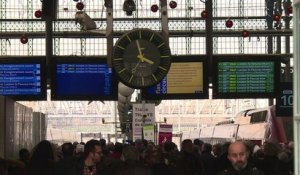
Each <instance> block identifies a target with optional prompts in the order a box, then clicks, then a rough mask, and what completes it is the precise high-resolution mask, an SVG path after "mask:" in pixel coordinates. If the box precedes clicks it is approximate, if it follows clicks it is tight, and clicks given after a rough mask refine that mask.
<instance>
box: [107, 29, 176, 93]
mask: <svg viewBox="0 0 300 175" xmlns="http://www.w3.org/2000/svg"><path fill="white" fill-rule="evenodd" d="M112 65H113V68H114V70H115V72H116V73H117V75H118V77H119V79H120V81H122V82H123V83H124V84H126V85H127V86H129V87H131V88H136V89H140V88H145V87H149V86H153V85H155V84H157V83H159V82H160V81H161V80H162V79H163V78H164V77H165V76H166V75H167V73H168V71H169V68H170V66H171V51H170V48H169V46H168V44H167V43H166V42H165V41H164V39H163V38H162V37H161V36H160V35H159V34H158V33H156V32H155V31H152V30H149V29H135V30H132V31H130V32H128V33H126V34H124V35H123V36H121V37H120V39H119V40H118V41H117V42H116V44H115V47H114V53H113V60H112Z"/></svg>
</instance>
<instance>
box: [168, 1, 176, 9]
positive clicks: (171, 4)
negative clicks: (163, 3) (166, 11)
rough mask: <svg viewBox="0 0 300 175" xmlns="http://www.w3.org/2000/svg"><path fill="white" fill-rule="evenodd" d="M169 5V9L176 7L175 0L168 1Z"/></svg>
mask: <svg viewBox="0 0 300 175" xmlns="http://www.w3.org/2000/svg"><path fill="white" fill-rule="evenodd" d="M169 6H170V7H171V9H175V8H176V7H177V2H176V1H170V3H169Z"/></svg>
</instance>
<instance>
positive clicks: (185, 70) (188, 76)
mask: <svg viewBox="0 0 300 175" xmlns="http://www.w3.org/2000/svg"><path fill="white" fill-rule="evenodd" d="M167 87H168V88H167V93H168V94H176V93H200V92H203V63H199V62H189V63H172V65H171V68H170V70H169V72H168V75H167Z"/></svg>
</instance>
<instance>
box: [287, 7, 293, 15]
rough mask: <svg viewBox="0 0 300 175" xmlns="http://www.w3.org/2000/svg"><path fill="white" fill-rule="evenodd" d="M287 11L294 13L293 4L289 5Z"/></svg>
mask: <svg viewBox="0 0 300 175" xmlns="http://www.w3.org/2000/svg"><path fill="white" fill-rule="evenodd" d="M287 11H288V13H289V14H291V13H293V6H291V5H290V6H288V7H287Z"/></svg>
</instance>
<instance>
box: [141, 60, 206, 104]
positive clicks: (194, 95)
mask: <svg viewBox="0 0 300 175" xmlns="http://www.w3.org/2000/svg"><path fill="white" fill-rule="evenodd" d="M206 67H207V65H206V62H205V58H204V56H200V55H186V56H183V55H182V56H173V57H172V64H171V67H170V70H169V72H168V74H167V76H166V77H165V78H163V80H162V81H161V82H160V83H158V84H157V85H154V86H152V87H149V88H146V89H144V90H142V97H143V98H144V99H149V100H157V99H203V98H208V83H207V79H208V75H207V73H206Z"/></svg>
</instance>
